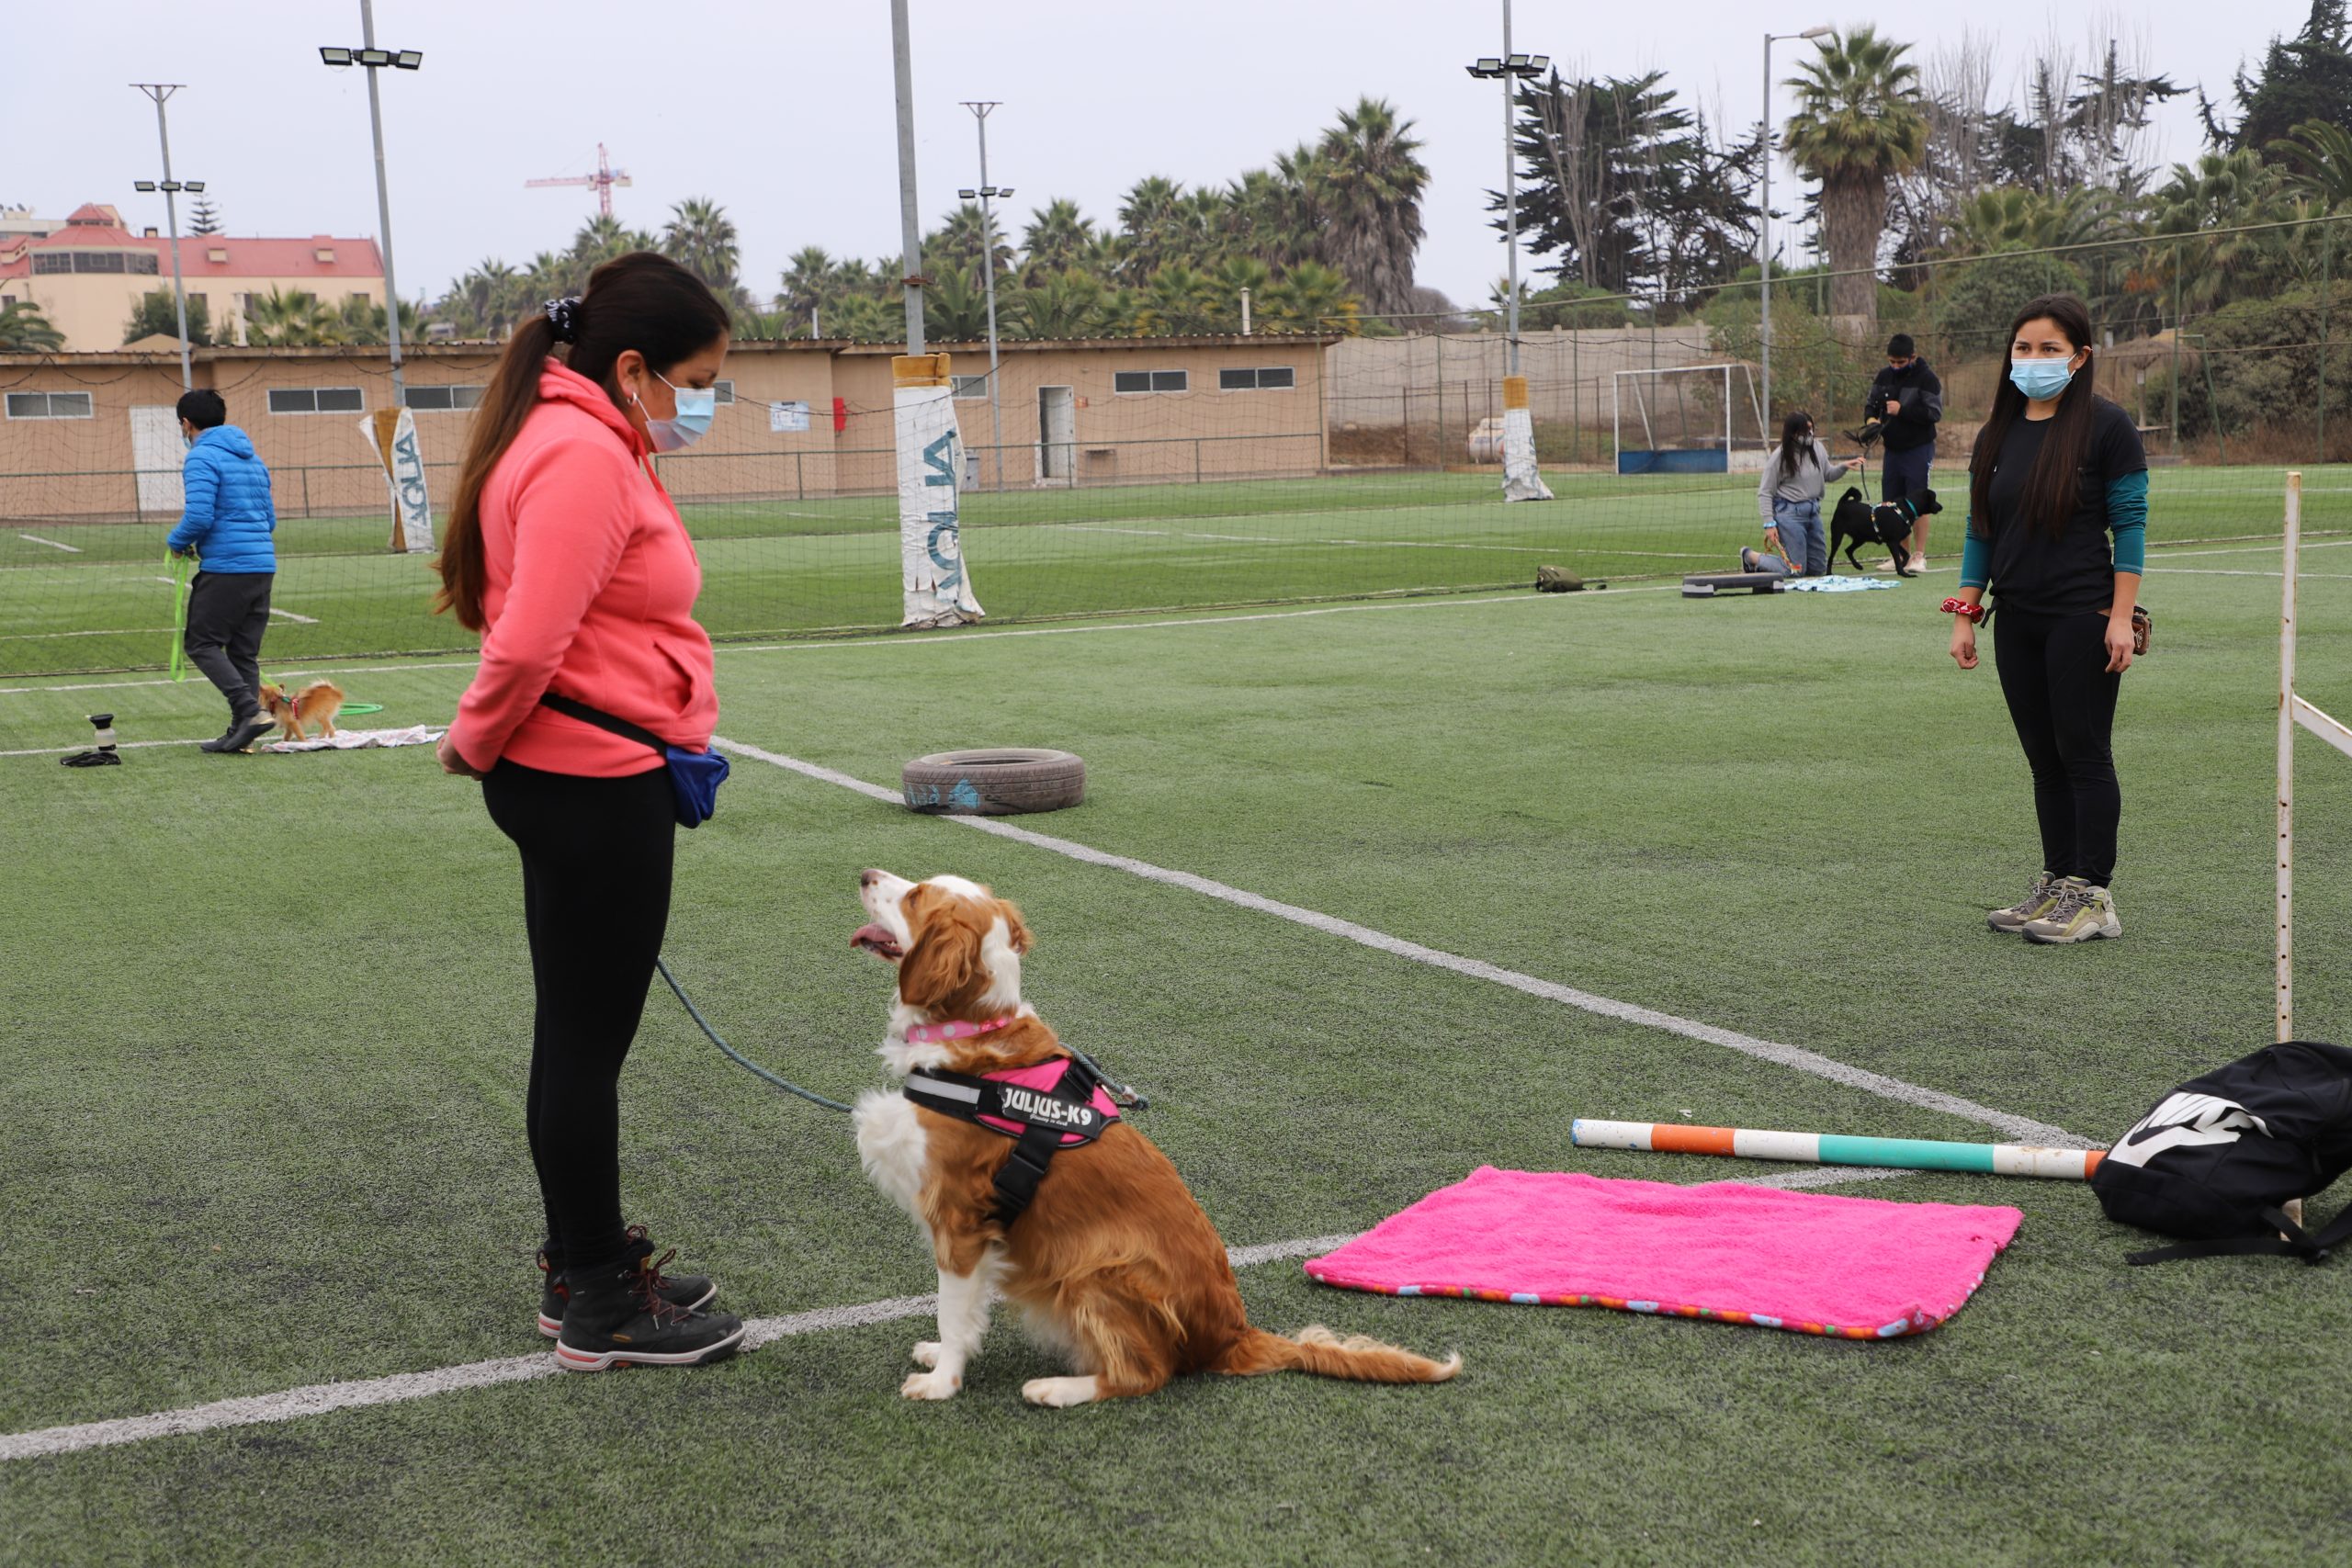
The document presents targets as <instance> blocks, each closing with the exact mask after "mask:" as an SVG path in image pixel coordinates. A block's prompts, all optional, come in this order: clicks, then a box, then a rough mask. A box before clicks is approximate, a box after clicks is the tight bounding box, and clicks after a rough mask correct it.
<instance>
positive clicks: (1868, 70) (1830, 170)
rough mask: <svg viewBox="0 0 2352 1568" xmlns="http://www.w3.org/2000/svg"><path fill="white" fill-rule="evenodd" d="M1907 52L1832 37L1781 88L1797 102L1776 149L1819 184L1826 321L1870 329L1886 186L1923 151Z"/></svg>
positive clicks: (1861, 37) (1923, 129) (1865, 33)
mask: <svg viewBox="0 0 2352 1568" xmlns="http://www.w3.org/2000/svg"><path fill="white" fill-rule="evenodd" d="M1910 47H1911V46H1910V45H1909V44H1904V43H1894V42H1892V41H1890V40H1888V39H1883V38H1881V37H1879V36H1878V32H1877V29H1875V28H1869V27H1861V28H1855V29H1854V30H1853V31H1851V32H1849V33H1833V34H1832V35H1830V36H1829V37H1828V38H1826V39H1822V40H1821V41H1820V43H1819V44H1818V45H1817V46H1816V50H1817V52H1816V54H1815V58H1813V59H1811V60H1808V61H1804V62H1802V63H1801V64H1799V65H1798V67H1797V71H1798V74H1797V75H1795V76H1792V77H1791V78H1789V79H1788V81H1787V82H1785V83H1783V84H1782V85H1784V86H1788V87H1792V88H1794V89H1795V90H1796V95H1797V112H1796V113H1795V114H1793V115H1791V116H1790V117H1789V123H1788V128H1787V133H1786V141H1785V143H1784V144H1785V145H1786V147H1787V149H1788V153H1789V156H1790V157H1791V158H1792V159H1793V160H1794V161H1795V163H1796V164H1797V166H1798V167H1799V168H1801V169H1803V170H1804V172H1805V174H1806V175H1808V176H1809V177H1811V178H1813V179H1816V180H1819V181H1820V182H1821V211H1822V227H1823V229H1824V230H1825V231H1826V235H1827V238H1828V241H1829V265H1830V268H1831V270H1832V271H1833V272H1834V273H1837V274H1838V275H1839V276H1834V277H1832V278H1831V279H1830V284H1829V310H1830V313H1831V314H1832V315H1838V316H1855V317H1860V318H1861V319H1862V321H1864V322H1865V323H1866V324H1865V328H1864V330H1865V331H1866V332H1875V330H1876V328H1877V323H1878V275H1877V271H1876V268H1877V265H1878V249H1879V237H1880V235H1881V234H1882V233H1883V231H1884V230H1885V227H1886V185H1887V181H1888V180H1890V179H1892V178H1893V177H1894V176H1895V175H1899V174H1903V173H1905V171H1907V170H1909V169H1910V168H1911V167H1913V166H1914V165H1915V164H1917V163H1918V162H1919V160H1920V159H1921V158H1922V157H1923V156H1925V155H1926V153H1927V151H1928V118H1927V116H1926V114H1925V113H1924V112H1922V110H1921V107H1920V96H1919V68H1918V67H1917V66H1916V65H1913V64H1912V63H1910V62H1908V61H1906V60H1905V59H1904V58H1903V56H1904V55H1905V53H1907V52H1909V51H1910Z"/></svg>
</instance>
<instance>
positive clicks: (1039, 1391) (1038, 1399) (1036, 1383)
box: [1021, 1378, 1095, 1410]
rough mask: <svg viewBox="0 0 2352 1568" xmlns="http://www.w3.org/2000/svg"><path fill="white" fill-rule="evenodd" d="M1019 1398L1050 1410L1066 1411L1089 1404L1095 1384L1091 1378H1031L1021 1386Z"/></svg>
mask: <svg viewBox="0 0 2352 1568" xmlns="http://www.w3.org/2000/svg"><path fill="white" fill-rule="evenodd" d="M1021 1397H1022V1398H1023V1399H1025V1400H1027V1401H1028V1402H1029V1403H1030V1404H1042V1405H1045V1406H1046V1408H1048V1409H1051V1410H1067V1409H1069V1407H1070V1406H1071V1405H1073V1404H1090V1403H1091V1402H1092V1400H1093V1399H1094V1397H1095V1382H1094V1380H1093V1379H1092V1378H1031V1379H1030V1380H1029V1381H1028V1382H1024V1383H1023V1384H1022V1385H1021Z"/></svg>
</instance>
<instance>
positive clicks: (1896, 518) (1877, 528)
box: [1829, 486, 1943, 572]
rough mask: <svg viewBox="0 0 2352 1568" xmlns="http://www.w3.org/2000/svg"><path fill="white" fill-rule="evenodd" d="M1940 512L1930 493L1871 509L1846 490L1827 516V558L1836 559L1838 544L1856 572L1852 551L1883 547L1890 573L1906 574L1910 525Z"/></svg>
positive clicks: (1856, 493)
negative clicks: (1890, 560)
mask: <svg viewBox="0 0 2352 1568" xmlns="http://www.w3.org/2000/svg"><path fill="white" fill-rule="evenodd" d="M1942 510H1943V505H1942V503H1941V502H1939V501H1937V500H1936V492H1935V491H1931V490H1923V491H1920V492H1919V493H1918V495H1917V497H1916V498H1914V497H1911V496H1905V497H1904V498H1903V499H1902V500H1901V501H1892V502H1887V503H1885V504H1884V505H1883V506H1872V505H1871V503H1870V502H1867V501H1864V500H1863V499H1862V492H1861V491H1858V490H1855V489H1853V488H1852V487H1850V486H1849V487H1848V488H1847V491H1846V493H1845V494H1844V495H1841V496H1839V497H1838V506H1837V509H1836V510H1835V511H1833V512H1832V513H1830V514H1829V558H1830V559H1831V560H1833V561H1834V560H1836V559H1837V558H1838V546H1839V545H1841V544H1842V545H1844V546H1845V547H1846V558H1847V560H1849V561H1850V562H1852V563H1853V568H1854V570H1856V571H1860V570H1862V563H1861V562H1860V561H1859V560H1855V559H1854V547H1855V546H1856V545H1884V546H1885V547H1887V549H1888V551H1889V552H1890V553H1892V554H1893V555H1894V570H1896V571H1898V572H1907V571H1908V570H1909V569H1910V566H1911V550H1910V547H1909V544H1908V541H1909V539H1910V537H1911V525H1913V524H1915V523H1917V521H1918V520H1919V519H1920V518H1922V517H1932V516H1933V515H1935V514H1936V513H1939V512H1941V511H1942Z"/></svg>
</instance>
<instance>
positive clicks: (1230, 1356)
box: [1209, 1323, 1462, 1382]
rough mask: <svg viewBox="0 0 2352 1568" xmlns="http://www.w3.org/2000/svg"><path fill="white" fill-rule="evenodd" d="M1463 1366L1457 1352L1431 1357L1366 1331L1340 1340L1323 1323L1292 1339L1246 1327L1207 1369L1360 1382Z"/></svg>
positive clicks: (1434, 1377) (1419, 1378) (1441, 1374)
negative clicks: (1297, 1374) (1306, 1374)
mask: <svg viewBox="0 0 2352 1568" xmlns="http://www.w3.org/2000/svg"><path fill="white" fill-rule="evenodd" d="M1461 1370H1462V1358H1461V1356H1460V1355H1458V1354H1457V1355H1452V1356H1448V1357H1447V1358H1446V1359H1444V1360H1442V1361H1432V1360H1430V1359H1429V1358H1428V1357H1427V1356H1416V1355H1415V1354H1413V1352H1411V1351H1410V1350H1400V1349H1398V1348H1397V1347H1396V1346H1394V1345H1384V1344H1382V1343H1381V1342H1380V1341H1379V1340H1377V1339H1374V1338H1370V1337H1367V1336H1364V1335H1362V1334H1353V1335H1350V1336H1349V1337H1347V1338H1345V1339H1342V1338H1340V1337H1339V1336H1338V1335H1336V1334H1334V1333H1332V1332H1331V1331H1330V1330H1329V1329H1328V1328H1326V1327H1324V1326H1323V1325H1321V1324H1319V1323H1317V1324H1314V1325H1309V1326H1308V1327H1306V1328H1302V1329H1300V1330H1299V1331H1298V1335H1297V1337H1295V1338H1291V1339H1285V1338H1283V1337H1282V1336H1281V1335H1279V1334H1269V1333H1267V1332H1266V1331H1265V1330H1264V1329H1262V1328H1251V1329H1248V1330H1246V1331H1244V1333H1243V1334H1242V1336H1241V1337H1240V1338H1238V1339H1237V1340H1235V1341H1234V1342H1233V1343H1232V1344H1231V1345H1229V1346H1227V1348H1226V1351H1225V1354H1224V1355H1222V1356H1219V1357H1218V1358H1217V1359H1216V1360H1214V1361H1212V1362H1210V1363H1209V1371H1213V1372H1224V1373H1226V1374H1227V1375H1228V1376H1231V1377H1238V1378H1247V1377H1255V1376H1257V1375H1258V1374H1259V1373H1261V1372H1293V1371H1295V1372H1313V1373H1314V1374H1315V1375H1316V1376H1317V1377H1325V1378H1349V1379H1352V1380H1353V1381H1355V1382H1445V1381H1446V1380H1447V1379H1448V1378H1450V1377H1452V1376H1453V1374H1454V1373H1456V1372H1458V1371H1461Z"/></svg>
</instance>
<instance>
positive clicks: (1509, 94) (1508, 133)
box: [1503, 0, 1519, 376]
mask: <svg viewBox="0 0 2352 1568" xmlns="http://www.w3.org/2000/svg"><path fill="white" fill-rule="evenodd" d="M1518 87H1519V78H1518V77H1516V76H1514V75H1512V74H1511V73H1510V0H1503V221H1504V222H1505V223H1506V224H1508V225H1509V226H1510V301H1509V305H1510V325H1509V327H1508V328H1507V329H1506V331H1507V332H1508V333H1510V374H1511V375H1513V376H1516V375H1518V374H1519V150H1518V139H1517V138H1516V137H1515V136H1514V135H1513V134H1512V133H1513V131H1514V130H1516V129H1517V127H1516V124H1515V119H1516V117H1517V115H1518V112H1519V111H1518V107H1517V105H1516V104H1515V103H1514V102H1513V96H1514V95H1515V94H1516V92H1517V91H1518Z"/></svg>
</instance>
